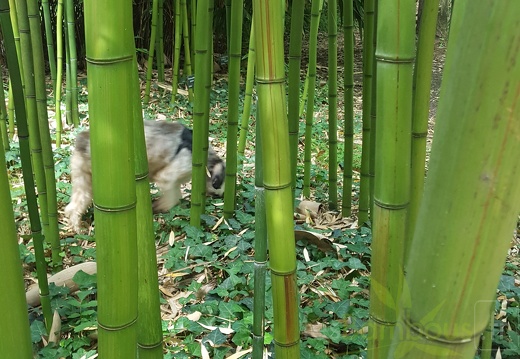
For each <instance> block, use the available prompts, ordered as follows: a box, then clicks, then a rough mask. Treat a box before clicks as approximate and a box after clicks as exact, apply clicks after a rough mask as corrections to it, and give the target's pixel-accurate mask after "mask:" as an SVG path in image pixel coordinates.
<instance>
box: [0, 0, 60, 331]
mask: <svg viewBox="0 0 520 359" xmlns="http://www.w3.org/2000/svg"><path fill="white" fill-rule="evenodd" d="M7 14H9V4H8V2H7V0H0V24H1V25H2V35H3V39H4V44H5V49H6V57H7V67H8V69H9V75H10V79H11V84H12V87H13V95H14V96H13V103H14V106H15V110H16V123H17V127H18V138H19V141H20V158H21V160H22V175H23V178H24V181H23V182H24V188H25V195H26V198H27V208H28V212H29V220H30V224H31V235H32V238H33V244H34V254H35V257H36V276H37V278H38V286H39V288H40V301H41V305H42V312H43V316H44V318H45V322H46V327H47V328H50V326H51V324H52V311H51V304H50V298H49V284H48V282H47V262H46V261H45V253H44V251H43V239H44V238H43V235H42V231H41V223H40V216H39V213H38V203H37V199H36V192H35V184H34V177H33V170H32V163H31V149H30V145H29V130H28V126H27V118H26V109H25V99H24V90H23V85H22V77H21V71H20V67H19V62H18V57H17V56H16V44H15V38H14V34H13V26H12V24H11V18H10V17H9V16H7ZM26 15H27V13H26Z"/></svg>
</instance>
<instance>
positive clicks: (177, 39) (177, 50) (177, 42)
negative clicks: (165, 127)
mask: <svg viewBox="0 0 520 359" xmlns="http://www.w3.org/2000/svg"><path fill="white" fill-rule="evenodd" d="M174 3H175V6H174V8H175V35H174V44H173V45H174V51H173V71H172V98H171V103H172V104H173V103H174V102H175V95H177V88H178V87H179V71H180V68H181V67H180V65H179V62H180V57H181V32H182V26H181V25H182V19H181V2H180V0H175V1H174Z"/></svg>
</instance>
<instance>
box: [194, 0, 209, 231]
mask: <svg viewBox="0 0 520 359" xmlns="http://www.w3.org/2000/svg"><path fill="white" fill-rule="evenodd" d="M212 10H213V1H211V0H199V2H198V6H197V23H198V25H197V33H195V74H196V76H197V78H196V80H195V100H194V105H193V152H192V164H193V165H192V167H193V170H192V190H191V209H190V224H191V225H192V226H200V217H201V215H202V213H203V211H204V201H205V193H206V162H207V148H208V136H207V128H208V123H209V92H210V90H211V85H210V86H209V87H208V82H211V75H210V74H211V71H210V66H212V65H213V63H212V61H211V52H210V44H209V41H210V36H208V34H209V33H210V31H211V30H212V28H211V27H210V24H211V23H212V22H213V18H212V15H213V11H212ZM205 149H206V152H205Z"/></svg>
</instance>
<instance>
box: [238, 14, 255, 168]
mask: <svg viewBox="0 0 520 359" xmlns="http://www.w3.org/2000/svg"><path fill="white" fill-rule="evenodd" d="M255 61H256V54H255V27H254V24H253V21H251V31H250V33H249V52H248V55H247V74H246V90H245V93H244V107H243V111H242V120H241V121H240V138H239V140H238V154H239V155H240V156H239V157H240V161H242V160H243V158H244V152H245V150H246V139H247V132H248V131H247V126H248V123H249V117H250V116H251V102H252V100H253V86H254V84H255Z"/></svg>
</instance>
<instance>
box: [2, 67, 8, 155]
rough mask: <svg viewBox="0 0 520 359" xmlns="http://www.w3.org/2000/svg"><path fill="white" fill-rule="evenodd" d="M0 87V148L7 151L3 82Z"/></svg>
mask: <svg viewBox="0 0 520 359" xmlns="http://www.w3.org/2000/svg"><path fill="white" fill-rule="evenodd" d="M0 78H1V77H0ZM0 85H1V86H0V137H1V138H2V146H4V150H6V151H9V134H8V132H7V108H6V107H5V93H4V82H3V81H0Z"/></svg>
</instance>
